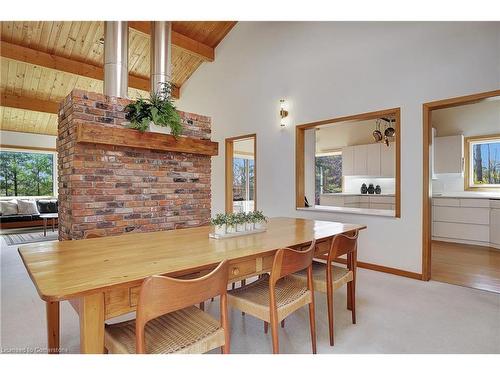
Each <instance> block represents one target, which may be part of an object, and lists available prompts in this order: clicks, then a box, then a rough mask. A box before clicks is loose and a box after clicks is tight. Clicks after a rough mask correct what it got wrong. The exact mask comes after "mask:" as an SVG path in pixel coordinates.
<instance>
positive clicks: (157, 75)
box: [149, 21, 172, 92]
mask: <svg viewBox="0 0 500 375" xmlns="http://www.w3.org/2000/svg"><path fill="white" fill-rule="evenodd" d="M171 34H172V24H171V23H170V22H168V21H152V22H151V53H150V58H149V60H150V72H151V92H158V91H159V90H160V89H161V83H163V82H167V81H170V80H171V79H172V76H171V74H172V72H171V66H170V61H171V58H172V43H171Z"/></svg>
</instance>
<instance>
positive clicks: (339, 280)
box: [293, 231, 358, 346]
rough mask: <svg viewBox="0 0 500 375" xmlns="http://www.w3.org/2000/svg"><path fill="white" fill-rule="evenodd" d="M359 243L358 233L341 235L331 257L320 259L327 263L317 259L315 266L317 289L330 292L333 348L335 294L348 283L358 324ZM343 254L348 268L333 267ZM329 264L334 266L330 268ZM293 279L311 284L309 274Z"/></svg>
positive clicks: (348, 298)
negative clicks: (357, 268)
mask: <svg viewBox="0 0 500 375" xmlns="http://www.w3.org/2000/svg"><path fill="white" fill-rule="evenodd" d="M357 244H358V231H354V232H352V235H347V234H340V235H337V236H335V238H334V240H333V241H332V244H331V246H330V249H329V251H328V254H327V256H324V255H323V256H319V257H318V258H320V259H322V260H326V263H322V262H319V261H316V260H314V261H313V264H312V275H313V286H314V290H315V291H318V292H322V293H326V298H327V305H328V328H329V335H330V345H331V346H333V344H334V310H333V301H334V292H335V290H337V289H338V288H340V287H342V286H343V285H345V284H347V308H348V309H349V310H351V315H352V323H353V324H356V303H355V294H356V293H355V290H356V263H357ZM342 255H347V268H346V267H339V266H336V265H334V264H333V261H334V260H335V259H336V258H338V257H340V256H342ZM327 264H328V265H330V266H329V267H327ZM293 277H295V278H297V280H301V282H302V285H305V284H306V283H307V279H308V278H307V274H306V273H305V272H303V271H301V272H297V273H295V274H294V275H293Z"/></svg>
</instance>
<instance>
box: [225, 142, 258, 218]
mask: <svg viewBox="0 0 500 375" xmlns="http://www.w3.org/2000/svg"><path fill="white" fill-rule="evenodd" d="M250 138H251V139H253V160H254V162H253V163H254V164H253V165H254V167H253V168H254V189H253V194H254V201H253V202H254V203H253V204H254V206H253V209H254V211H255V210H257V134H256V133H253V134H245V135H240V136H237V137H231V138H226V140H225V180H226V181H225V202H226V204H225V208H226V213H232V212H233V155H234V142H235V141H241V140H244V139H250Z"/></svg>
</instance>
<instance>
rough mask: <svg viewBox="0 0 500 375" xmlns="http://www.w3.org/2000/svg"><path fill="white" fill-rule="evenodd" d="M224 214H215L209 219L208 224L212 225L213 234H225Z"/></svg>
mask: <svg viewBox="0 0 500 375" xmlns="http://www.w3.org/2000/svg"><path fill="white" fill-rule="evenodd" d="M226 220H227V219H226V214H217V215H215V217H214V218H212V219H210V224H211V225H213V226H214V230H215V234H219V235H224V234H226Z"/></svg>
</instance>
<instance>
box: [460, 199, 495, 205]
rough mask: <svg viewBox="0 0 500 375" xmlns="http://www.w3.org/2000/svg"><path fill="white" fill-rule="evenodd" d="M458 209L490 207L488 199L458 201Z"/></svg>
mask: <svg viewBox="0 0 500 375" xmlns="http://www.w3.org/2000/svg"><path fill="white" fill-rule="evenodd" d="M460 207H490V200H489V199H460Z"/></svg>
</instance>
